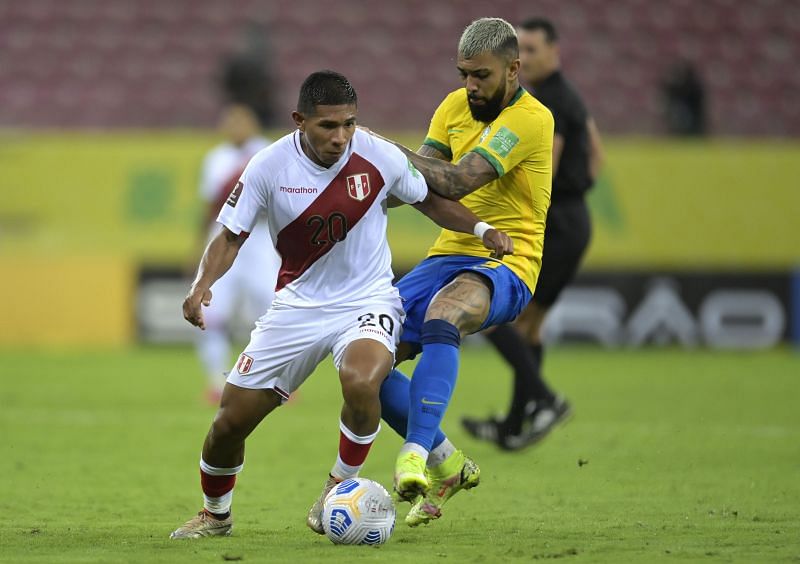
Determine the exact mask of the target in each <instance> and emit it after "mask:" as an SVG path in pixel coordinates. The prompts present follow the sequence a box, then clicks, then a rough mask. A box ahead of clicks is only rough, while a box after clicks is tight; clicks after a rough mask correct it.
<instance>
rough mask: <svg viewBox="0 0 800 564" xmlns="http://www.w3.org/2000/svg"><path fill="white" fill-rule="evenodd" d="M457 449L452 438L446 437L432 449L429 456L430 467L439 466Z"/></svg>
mask: <svg viewBox="0 0 800 564" xmlns="http://www.w3.org/2000/svg"><path fill="white" fill-rule="evenodd" d="M455 451H456V447H455V446H454V445H453V443H451V442H450V439H447V438H446V439H445V440H443V441H442V442H441V444H440V445H439V446H437V447H436V448H434V449H433V450H432V451H431V454H430V456H429V457H428V468H433V467H434V466H439V465H440V464H441V463H442V462H444V461H445V460H447V459H448V458H450V455H451V454H453V453H454V452H455Z"/></svg>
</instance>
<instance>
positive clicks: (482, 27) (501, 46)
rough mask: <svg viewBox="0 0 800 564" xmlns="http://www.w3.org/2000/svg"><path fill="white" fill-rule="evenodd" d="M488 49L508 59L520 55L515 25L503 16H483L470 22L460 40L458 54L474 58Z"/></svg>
mask: <svg viewBox="0 0 800 564" xmlns="http://www.w3.org/2000/svg"><path fill="white" fill-rule="evenodd" d="M487 51H488V52H490V53H492V54H494V55H496V56H499V57H506V58H507V59H508V60H513V59H516V58H517V57H519V46H518V44H517V32H516V30H515V29H514V26H513V25H511V24H510V23H508V22H507V21H506V20H504V19H503V18H481V19H479V20H475V21H474V22H472V23H471V24H469V25H468V26H467V27H466V29H464V33H462V34H461V39H459V41H458V56H459V57H461V58H462V59H472V58H474V57H476V56H478V55H480V54H481V53H486V52H487Z"/></svg>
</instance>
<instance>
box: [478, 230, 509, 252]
mask: <svg viewBox="0 0 800 564" xmlns="http://www.w3.org/2000/svg"><path fill="white" fill-rule="evenodd" d="M483 246H484V247H486V248H487V249H489V250H490V251H492V254H491V255H490V256H491V257H492V258H496V259H502V258H503V257H504V256H505V255H513V254H514V240H513V239H512V238H511V237H509V236H508V235H506V234H505V233H504V232H502V231H498V230H497V229H489V230H488V231H486V233H484V234H483Z"/></svg>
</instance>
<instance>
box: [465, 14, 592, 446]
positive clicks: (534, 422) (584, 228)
mask: <svg viewBox="0 0 800 564" xmlns="http://www.w3.org/2000/svg"><path fill="white" fill-rule="evenodd" d="M517 32H518V38H519V48H520V62H521V68H520V77H521V78H522V79H523V80H524V81H525V82H527V83H528V84H530V85H531V86H532V87H533V94H534V96H536V98H538V99H539V101H541V102H542V103H543V104H544V105H545V106H547V107H548V108H549V109H550V111H551V112H552V113H553V118H554V120H555V134H554V138H553V191H552V197H551V204H550V210H549V212H548V214H547V225H546V228H545V237H544V253H543V256H542V270H541V273H540V274H539V281H538V283H537V285H536V291H535V292H534V295H533V299H532V300H531V303H530V305H529V306H528V307H527V309H526V310H525V311H524V312H523V313H522V315H520V317H519V318H518V319H517V321H516V322H515V323H514V325H502V326H500V327H497V328H496V329H495V330H494V331H493V332H491V333H489V334H487V337H488V339H489V341H490V342H491V343H492V344H493V345H494V346H495V348H496V349H497V350H498V351H499V352H500V354H502V355H503V358H505V360H506V361H507V362H508V363H509V364H510V365H511V366H512V368H513V369H514V394H513V398H512V401H511V407H510V409H509V413H508V415H507V416H506V417H505V418H502V419H499V418H493V417H492V418H489V419H476V418H470V417H465V418H464V419H462V424H463V426H464V428H465V429H466V430H467V432H468V433H470V434H471V435H472V436H474V437H476V438H479V439H484V440H489V441H492V442H495V443H497V444H498V445H499V446H500V447H502V448H505V449H508V450H516V449H520V448H522V447H525V446H529V445H532V444H534V443H536V442H537V441H539V440H540V439H542V438H543V437H544V436H545V435H546V434H547V433H548V432H549V431H550V430H551V429H552V428H553V427H554V426H555V425H557V424H558V423H559V422H560V421H563V420H565V419H566V418H567V417H568V416H569V415H570V412H571V408H570V405H569V402H567V400H566V399H564V398H563V397H562V396H559V395H557V394H556V393H554V392H553V391H552V390H551V389H550V388H549V387H548V386H547V384H546V383H545V381H544V379H543V378H542V373H541V366H542V353H543V349H542V342H541V334H540V332H541V327H542V323H543V322H544V319H545V316H546V314H547V311H548V310H549V309H550V307H552V305H553V304H554V303H555V302H556V300H557V299H558V295H559V294H560V293H561V291H562V290H563V289H564V287H565V286H567V285H568V284H569V283H570V281H571V280H572V279H573V277H574V276H575V272H576V271H577V270H578V266H579V265H580V262H581V258H582V257H583V254H584V251H585V250H586V247H587V246H588V244H589V239H590V236H591V222H590V219H589V210H588V207H587V205H586V201H585V195H586V193H587V192H588V190H589V189H590V188H591V187H592V184H593V182H594V179H595V178H596V177H597V173H598V170H599V167H600V164H601V160H602V149H601V144H600V134H599V132H598V130H597V126H596V125H595V123H594V120H593V119H592V118H591V116H590V115H589V113H588V111H587V110H586V106H585V105H584V104H583V101H582V100H581V98H580V96H579V95H578V93H577V91H576V90H575V88H574V87H573V86H572V85H571V84H570V83H569V82H567V80H566V79H565V78H564V76H563V74H562V73H561V70H560V61H559V48H558V34H557V32H556V29H555V27H554V26H553V24H552V23H551V22H549V21H548V20H545V19H541V18H535V19H530V20H527V21H526V22H524V23H523V24H522V25H521V26H520V27H519V29H518V30H517Z"/></svg>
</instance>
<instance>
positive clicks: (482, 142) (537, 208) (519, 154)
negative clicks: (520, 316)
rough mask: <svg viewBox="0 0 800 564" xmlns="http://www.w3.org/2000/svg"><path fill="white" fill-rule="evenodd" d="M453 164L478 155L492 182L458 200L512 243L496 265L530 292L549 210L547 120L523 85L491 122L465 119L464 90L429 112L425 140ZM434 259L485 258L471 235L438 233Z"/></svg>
mask: <svg viewBox="0 0 800 564" xmlns="http://www.w3.org/2000/svg"><path fill="white" fill-rule="evenodd" d="M424 144H425V145H430V146H431V147H434V148H435V149H438V150H439V151H440V152H442V153H443V154H444V155H445V156H447V158H449V159H450V160H451V161H452V162H458V161H459V160H460V159H461V158H462V157H463V156H464V155H466V154H467V153H469V152H476V153H478V154H479V155H481V156H482V157H483V158H485V159H486V160H487V161H489V163H491V165H492V166H493V167H494V169H495V170H496V171H497V176H498V178H497V179H496V180H493V181H492V182H490V183H488V184H486V185H485V186H482V187H480V188H479V189H477V190H475V191H474V192H472V193H471V194H469V195H467V196H465V197H464V198H462V199H461V203H462V204H464V205H465V206H466V207H468V208H469V209H470V210H472V211H473V212H474V213H475V214H476V215H477V216H478V217H480V218H481V219H482V220H483V221H486V222H488V223H491V224H492V226H493V227H495V228H497V229H499V230H501V231H505V232H506V233H507V234H508V235H509V236H510V237H511V238H512V239H513V240H514V255H513V256H507V257H504V258H503V263H504V264H505V265H506V266H508V268H510V269H511V270H512V271H514V273H515V274H516V275H517V276H519V277H520V278H521V279H522V280H523V281H524V282H525V284H526V285H527V286H528V288H529V289H530V291H531V293H533V291H534V289H535V288H536V279H537V278H538V276H539V270H540V269H541V266H542V248H543V246H544V226H545V220H546V219H547V209H548V208H549V207H550V186H551V177H552V169H553V116H552V114H551V113H550V110H548V109H547V108H546V107H545V106H544V105H542V104H541V102H539V101H538V100H536V98H534V97H533V96H531V95H530V94H529V93H528V92H526V91H525V89H523V88H522V87H520V88H519V90H517V93H516V94H515V95H514V97H513V98H512V99H511V101H510V102H509V103H508V105H507V106H506V107H505V108H503V111H501V112H500V115H499V116H497V118H496V119H495V120H494V121H493V122H492V123H490V124H486V123H484V122H480V121H477V120H475V119H474V118H473V117H472V114H471V113H470V111H469V105H468V103H467V91H466V89H465V88H460V89H458V90H456V91H455V92H451V93H450V94H449V95H448V96H447V97H446V98H445V99H444V101H443V102H442V103H441V104H440V105H439V107H438V108H437V109H436V112H435V113H434V114H433V118H432V119H431V125H430V129H429V130H428V135H427V137H426V138H425V141H424ZM434 255H469V256H488V255H489V251H488V250H487V249H486V248H484V246H483V244H482V242H481V241H479V240H478V239H477V238H476V237H475V236H473V235H469V234H466V233H456V232H454V231H450V230H447V229H443V230H442V232H441V234H440V235H439V238H438V239H436V242H435V243H434V244H433V247H431V249H430V250H429V251H428V256H434Z"/></svg>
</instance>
